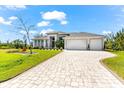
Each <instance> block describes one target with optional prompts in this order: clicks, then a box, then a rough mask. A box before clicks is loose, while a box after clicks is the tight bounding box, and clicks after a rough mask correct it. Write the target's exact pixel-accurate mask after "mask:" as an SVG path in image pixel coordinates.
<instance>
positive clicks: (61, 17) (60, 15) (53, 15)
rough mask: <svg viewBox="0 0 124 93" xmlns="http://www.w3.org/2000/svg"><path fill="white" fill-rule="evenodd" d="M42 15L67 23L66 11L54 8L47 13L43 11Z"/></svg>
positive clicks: (45, 18)
mask: <svg viewBox="0 0 124 93" xmlns="http://www.w3.org/2000/svg"><path fill="white" fill-rule="evenodd" d="M41 15H42V18H43V19H44V20H58V21H60V23H61V24H67V21H66V13H64V12H61V11H56V10H54V11H51V12H50V11H48V12H45V13H43V12H41Z"/></svg>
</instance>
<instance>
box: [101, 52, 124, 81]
mask: <svg viewBox="0 0 124 93" xmlns="http://www.w3.org/2000/svg"><path fill="white" fill-rule="evenodd" d="M111 53H114V54H116V55H117V56H116V57H113V58H107V59H104V60H103V63H104V64H105V65H106V66H107V67H108V68H110V69H111V70H112V71H114V72H115V73H116V74H117V75H118V76H120V77H121V78H122V79H124V51H111Z"/></svg>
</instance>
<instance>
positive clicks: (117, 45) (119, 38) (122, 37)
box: [105, 28, 124, 51]
mask: <svg viewBox="0 0 124 93" xmlns="http://www.w3.org/2000/svg"><path fill="white" fill-rule="evenodd" d="M105 49H110V50H120V51H123V50H124V28H122V29H121V30H120V31H118V32H116V33H110V34H107V35H106V36H105Z"/></svg>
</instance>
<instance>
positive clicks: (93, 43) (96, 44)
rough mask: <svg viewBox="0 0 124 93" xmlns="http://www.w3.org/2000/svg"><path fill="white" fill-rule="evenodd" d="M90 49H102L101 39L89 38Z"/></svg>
mask: <svg viewBox="0 0 124 93" xmlns="http://www.w3.org/2000/svg"><path fill="white" fill-rule="evenodd" d="M90 49H91V50H102V49H103V44H102V39H91V40H90Z"/></svg>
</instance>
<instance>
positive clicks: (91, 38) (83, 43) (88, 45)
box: [32, 31, 104, 50]
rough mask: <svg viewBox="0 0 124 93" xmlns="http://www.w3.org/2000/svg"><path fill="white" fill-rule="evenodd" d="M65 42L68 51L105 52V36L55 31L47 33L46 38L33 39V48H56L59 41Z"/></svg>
mask: <svg viewBox="0 0 124 93" xmlns="http://www.w3.org/2000/svg"><path fill="white" fill-rule="evenodd" d="M62 39H63V40H64V49H66V50H103V49H104V36H103V35H98V34H93V33H87V32H73V33H65V32H59V31H53V32H48V33H46V36H42V37H38V38H33V39H32V40H33V47H44V48H55V47H56V46H55V42H56V41H57V40H62Z"/></svg>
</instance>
